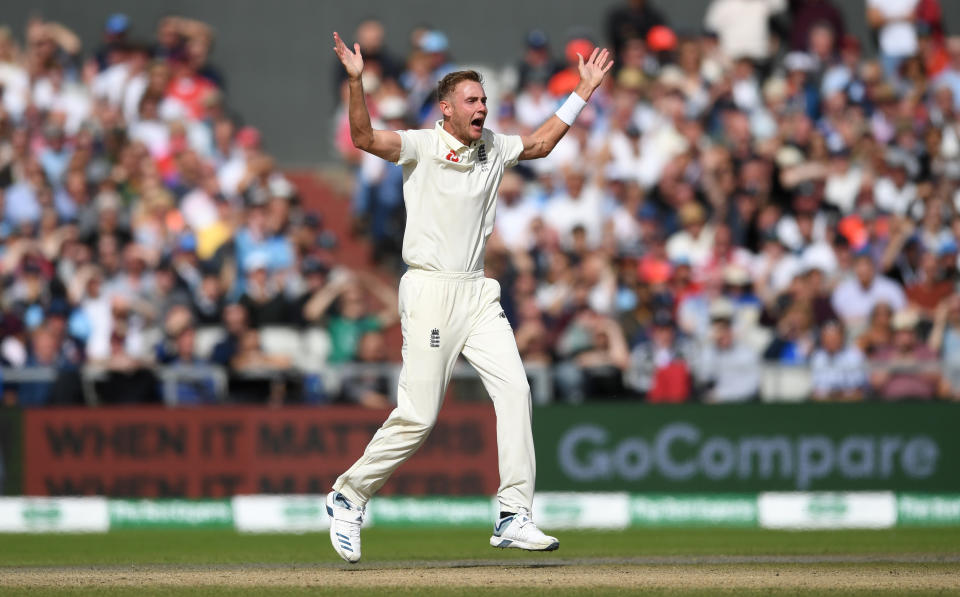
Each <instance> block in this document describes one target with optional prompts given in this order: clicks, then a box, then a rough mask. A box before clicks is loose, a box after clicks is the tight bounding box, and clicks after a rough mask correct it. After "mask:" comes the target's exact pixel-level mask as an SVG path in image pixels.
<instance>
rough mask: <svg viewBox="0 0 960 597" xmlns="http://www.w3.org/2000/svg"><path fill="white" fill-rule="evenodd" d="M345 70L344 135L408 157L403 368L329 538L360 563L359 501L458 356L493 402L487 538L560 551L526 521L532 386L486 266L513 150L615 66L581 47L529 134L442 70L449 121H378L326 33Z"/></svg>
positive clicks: (436, 398)
mask: <svg viewBox="0 0 960 597" xmlns="http://www.w3.org/2000/svg"><path fill="white" fill-rule="evenodd" d="M333 40H334V51H335V52H336V54H337V56H338V57H339V58H340V61H341V62H342V63H343V67H344V69H345V70H346V72H347V79H348V85H349V91H350V99H349V108H348V109H349V117H350V135H351V138H352V139H353V143H354V145H355V146H356V147H358V148H359V149H362V150H363V151H366V152H368V153H371V154H373V155H376V156H378V157H381V158H383V159H385V160H387V161H390V162H394V163H397V164H399V165H400V166H402V167H403V195H404V203H405V204H406V208H407V223H406V230H405V232H404V238H403V251H402V256H403V260H404V262H405V263H406V264H407V265H408V266H409V270H408V271H407V273H406V274H404V276H403V278H402V279H401V280H400V297H399V298H400V300H399V302H400V317H401V319H400V321H401V328H402V332H403V349H402V354H403V369H402V371H401V373H400V383H399V390H398V393H397V407H396V408H395V409H394V410H393V412H392V413H390V416H389V417H388V418H387V420H386V422H385V423H384V424H383V426H382V427H381V428H380V429H379V431H377V433H376V434H375V435H374V436H373V439H372V440H370V443H369V445H368V446H367V448H366V450H365V451H364V453H363V456H361V457H360V459H359V460H357V462H356V463H355V464H354V465H353V466H352V467H350V469H349V470H347V472H345V473H344V474H343V475H341V476H340V478H338V479H337V481H336V482H335V483H334V485H333V491H331V492H330V493H329V494H328V495H327V502H326V503H327V513H328V514H329V515H330V519H331V526H330V540H331V543H332V544H333V547H334V549H335V550H336V552H337V553H338V554H339V555H340V556H341V557H342V558H343V559H344V560H346V561H348V562H357V561H359V560H360V555H361V551H360V525H361V523H362V522H363V514H364V511H365V508H366V504H367V501H368V500H369V499H370V497H371V496H373V494H374V493H376V491H377V490H378V489H380V487H382V486H383V484H384V483H385V482H386V481H387V479H388V478H389V477H390V474H391V473H393V471H394V470H396V468H397V467H398V466H400V465H401V464H402V463H403V462H404V461H406V460H407V459H408V458H409V457H410V456H412V455H413V453H414V452H415V451H416V450H417V448H419V447H420V445H421V444H422V443H423V442H424V440H426V438H427V435H428V434H429V433H430V430H431V428H432V427H433V424H434V422H435V421H436V418H437V414H438V413H439V411H440V406H441V403H442V401H443V395H444V393H445V391H446V387H447V383H448V382H449V380H450V375H451V373H452V371H453V366H454V364H455V363H456V360H457V357H458V356H459V355H461V354H462V355H463V356H464V357H465V358H466V359H467V360H468V361H469V362H470V363H471V364H472V365H473V366H474V368H475V369H476V370H477V372H478V373H479V374H480V377H481V380H482V381H483V384H484V387H485V388H486V390H487V391H488V392H489V394H490V397H491V399H492V400H493V403H494V408H495V410H496V413H497V446H498V452H499V465H500V488H499V491H498V492H497V498H498V500H499V502H500V517H499V519H498V521H497V522H496V524H495V526H494V533H493V536H492V537H491V538H490V543H491V545H493V546H494V547H514V548H520V549H527V550H554V549H557V548H558V547H559V545H560V543H559V542H558V541H557V540H556V539H555V538H554V537H550V536H547V535H545V534H544V533H543V532H541V531H540V530H539V529H538V528H537V526H536V524H534V522H533V520H532V519H531V506H532V503H533V488H534V478H535V476H536V461H535V458H534V449H533V434H532V430H531V401H530V386H529V384H528V382H527V377H526V373H525V372H524V368H523V362H522V361H521V360H520V354H519V352H518V350H517V344H516V341H515V339H514V336H513V330H512V329H511V328H510V324H509V322H508V321H507V319H506V316H505V315H504V312H503V309H502V308H501V307H500V285H499V283H498V282H497V281H496V280H493V279H488V278H485V277H484V275H483V266H484V252H485V249H486V243H487V239H488V238H489V237H490V234H491V233H492V232H493V223H494V214H495V212H496V203H497V187H498V186H499V185H500V179H501V178H502V176H503V172H504V170H505V169H506V168H509V167H511V166H513V165H514V164H516V163H517V161H518V160H530V159H535V158H541V157H544V156H546V155H547V154H549V153H550V151H551V150H552V149H553V148H554V146H555V145H556V144H557V142H558V141H559V140H560V138H561V137H563V135H564V134H565V133H566V132H567V130H568V129H569V128H570V125H571V124H573V121H574V120H575V119H576V118H577V116H578V115H579V113H580V111H581V110H582V109H583V107H584V106H585V105H586V103H587V100H589V99H590V96H591V95H592V94H593V92H594V90H596V88H597V87H598V86H599V85H600V83H601V82H602V81H603V78H604V75H606V73H607V71H609V70H610V68H611V67H612V65H613V61H612V60H611V58H610V55H609V53H608V52H607V50H601V49H600V48H595V49H594V50H593V52H592V54H591V55H590V57H589V58H587V59H586V60H584V58H583V56H580V60H579V65H578V68H579V74H580V81H579V84H578V85H577V86H576V89H575V90H574V92H573V93H571V94H570V96H569V97H568V98H567V100H566V102H565V103H564V104H563V105H562V106H561V107H560V109H559V110H557V112H556V114H555V115H553V116H551V117H550V118H549V119H548V120H547V121H546V122H545V123H544V124H543V125H542V126H540V127H539V128H538V129H537V130H536V131H534V132H533V133H532V134H529V135H524V136H519V135H501V134H497V133H494V132H492V131H490V130H489V129H486V128H484V127H483V125H484V121H485V120H486V118H487V105H486V104H487V97H486V94H485V93H484V90H483V85H482V81H481V78H480V75H479V74H478V73H476V72H475V71H456V72H452V73H450V74H448V75H446V76H444V77H443V79H442V80H441V81H440V83H439V85H438V88H437V97H438V100H439V104H440V106H439V107H440V111H441V113H442V114H443V119H442V120H440V121H438V122H437V123H436V126H435V127H434V128H432V129H425V130H408V131H385V130H375V129H374V128H373V127H372V125H371V123H370V114H369V112H368V111H367V106H366V103H365V100H364V91H363V83H362V80H361V74H362V73H363V57H362V56H361V54H360V46H359V45H358V44H354V49H353V51H351V50H350V49H349V48H347V46H346V45H345V44H344V43H343V40H341V39H340V36H339V35H338V34H337V33H334V34H333Z"/></svg>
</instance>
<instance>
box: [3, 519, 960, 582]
mask: <svg viewBox="0 0 960 597" xmlns="http://www.w3.org/2000/svg"><path fill="white" fill-rule="evenodd" d="M556 534H557V536H558V537H559V538H560V540H561V548H560V551H558V552H553V553H549V554H543V553H526V552H520V551H518V550H498V549H494V548H491V547H489V545H488V544H487V540H488V538H489V530H488V529H431V528H410V529H397V528H392V529H386V528H380V529H376V528H374V529H368V530H365V531H364V535H363V553H364V558H363V563H362V566H361V567H360V568H359V569H357V568H351V567H350V566H348V565H346V564H343V563H342V562H340V560H339V558H338V557H337V556H336V555H335V554H334V553H333V550H332V549H331V547H330V545H329V541H328V537H327V535H326V534H325V533H323V534H315V533H314V534H302V535H248V534H238V533H235V532H232V531H212V530H190V531H187V530H185V531H172V530H171V531H166V530H149V531H115V532H112V533H108V534H96V535H2V536H0V595H107V596H119V595H124V596H126V595H344V596H351V597H352V596H354V595H373V594H377V595H383V594H401V595H403V594H406V595H417V596H418V597H428V596H433V595H472V594H483V595H524V596H526V595H550V596H552V597H559V596H567V595H633V594H643V595H671V596H678V595H682V596H690V595H717V594H720V595H820V594H828V595H858V596H859V595H872V594H882V595H891V594H909V595H928V594H929V595H954V594H956V595H960V529H958V528H950V529H939V528H909V529H892V530H882V531H824V532H786V531H766V530H758V529H637V530H629V531H622V532H598V531H560V532H557V533H556ZM770 556H777V557H782V558H784V560H783V561H782V562H779V563H776V564H772V563H770V562H766V561H763V559H762V558H765V557H770ZM753 557H756V558H758V561H757V563H756V564H755V565H753V566H752V569H757V568H758V567H759V569H761V570H764V569H766V568H765V567H770V566H776V567H777V569H778V570H780V569H783V570H785V571H788V570H791V569H794V570H795V569H798V568H799V569H800V570H809V574H811V575H812V577H815V576H817V575H819V574H832V573H836V571H838V570H839V571H840V572H842V571H843V570H845V569H848V568H849V567H851V566H857V567H859V568H860V569H865V570H867V571H868V572H869V571H871V570H875V571H876V574H877V575H888V574H895V573H897V571H899V570H901V569H900V568H898V567H897V565H896V561H897V559H898V558H903V559H904V561H906V562H910V566H911V574H919V575H920V578H922V577H923V575H924V574H926V573H927V572H929V574H934V575H941V578H948V577H946V576H944V575H952V576H953V577H955V578H957V579H958V581H957V585H956V587H951V586H950V582H949V580H947V581H942V580H941V582H940V584H939V585H937V589H936V590H925V589H923V587H922V586H917V587H915V589H913V590H910V589H909V586H906V587H905V588H904V590H903V591H899V590H898V591H893V592H891V591H890V590H888V589H889V587H888V588H883V587H878V588H877V589H875V590H874V589H869V588H868V589H864V588H863V587H862V586H859V587H857V586H854V587H844V586H843V585H842V584H839V585H838V586H837V587H835V588H827V589H825V588H824V587H823V584H822V583H821V584H820V585H818V586H812V587H805V586H804V585H803V583H802V582H801V583H796V582H795V583H794V584H793V585H790V586H784V587H780V588H778V587H776V586H774V587H764V588H752V587H750V586H746V585H745V586H741V587H729V586H723V585H717V586H709V585H708V586H693V587H691V586H677V587H654V588H651V590H650V591H646V590H643V591H638V590H637V588H636V587H633V588H628V587H596V588H593V589H586V588H584V587H583V586H574V587H565V586H563V584H562V582H560V581H558V584H557V585H556V586H553V587H548V588H545V587H543V586H540V585H538V586H530V587H523V588H522V590H520V589H518V588H515V587H502V586H491V587H477V586H474V585H470V586H457V585H456V584H452V585H449V586H422V585H418V584H416V582H415V579H414V584H413V585H409V586H408V585H407V584H401V585H397V586H390V587H387V588H384V587H383V586H371V587H364V586H362V583H361V586H356V585H357V583H356V582H354V581H356V580H358V579H360V578H361V576H362V575H368V576H369V577H370V578H371V579H375V578H376V575H378V574H380V573H381V572H382V571H384V570H386V571H392V572H396V571H397V570H398V569H404V568H412V569H420V568H423V569H424V570H428V571H429V570H431V569H438V568H441V569H442V568H445V567H448V568H453V569H454V570H459V569H462V570H464V571H465V573H466V571H471V570H477V569H479V570H489V571H490V573H491V574H495V575H502V574H514V575H517V576H519V577H520V578H521V580H520V581H518V582H522V575H523V574H524V571H525V570H537V569H538V568H539V569H541V572H542V568H543V567H546V566H553V567H556V570H558V571H559V570H560V569H561V568H563V567H565V566H567V565H569V566H573V567H581V568H590V569H594V570H596V569H597V568H598V567H601V568H602V567H603V566H608V565H623V566H630V567H631V568H630V570H631V571H635V573H636V574H638V575H641V576H642V575H643V574H644V572H645V570H647V568H645V566H650V569H651V570H653V569H654V568H656V569H657V570H661V569H662V568H664V566H666V567H667V570H670V568H669V566H674V567H675V568H676V570H677V571H678V574H679V573H681V572H684V571H689V570H701V569H703V568H704V567H706V568H709V567H711V566H713V567H718V566H719V567H718V568H717V569H718V570H719V569H720V567H723V566H720V564H723V561H722V559H723V558H734V559H738V560H737V561H738V562H741V563H750V562H749V560H750V558H753ZM793 557H796V561H793V560H792V559H791V558H793ZM817 557H822V558H823V560H824V561H817V562H814V563H811V562H809V561H807V562H805V561H804V558H808V559H809V558H817ZM644 558H648V559H650V560H651V561H645V560H644ZM698 558H700V559H702V560H703V562H702V563H700V562H699V560H698ZM631 559H633V560H636V561H631ZM718 559H719V561H720V564H717V562H716V561H717V560H718ZM831 559H835V561H833V560H831ZM607 560H609V561H607ZM485 562H489V563H485ZM736 563H737V562H734V563H733V565H736ZM698 566H699V568H698ZM278 567H282V568H283V569H287V568H290V569H292V570H294V571H297V570H299V571H306V572H307V573H311V574H316V575H317V579H318V580H320V581H322V580H323V578H324V575H337V574H340V575H343V574H347V573H345V572H344V571H345V570H352V572H350V573H349V574H350V575H352V576H349V575H348V576H345V577H344V578H346V579H347V581H348V583H347V585H348V586H340V587H329V586H320V585H322V583H320V585H318V586H315V587H314V586H296V585H297V584H298V583H295V582H291V583H290V585H291V586H276V585H269V584H264V585H263V586H229V583H228V586H217V585H216V583H212V584H203V585H202V586H176V585H175V584H172V583H171V584H159V585H150V584H145V585H142V586H126V583H125V582H121V583H119V584H118V585H113V584H107V585H106V586H90V585H89V584H88V585H82V586H72V585H71V584H70V583H69V582H68V583H64V584H63V585H53V586H51V585H50V584H49V583H48V584H43V583H41V584H39V585H37V586H23V585H22V584H21V585H20V586H18V585H17V583H13V582H7V581H5V580H4V577H5V576H8V575H11V574H13V573H18V574H19V573H23V572H24V571H28V572H31V573H36V574H38V575H42V574H44V572H45V571H47V570H49V571H58V572H64V571H66V572H67V573H68V574H69V573H70V572H71V571H72V570H85V571H90V570H94V571H96V570H98V569H103V570H109V571H111V572H113V573H116V572H117V571H118V569H119V570H120V572H123V573H124V574H126V571H129V573H130V574H131V575H135V574H137V573H138V572H139V571H142V570H144V569H146V570H153V571H157V570H159V571H161V572H164V571H169V572H170V573H172V574H176V573H177V572H178V571H180V570H192V571H204V570H210V571H211V573H212V574H222V575H224V577H229V576H230V575H232V574H240V573H242V572H243V571H246V570H249V569H253V570H264V571H267V572H270V571H275V570H276V569H278ZM701 571H702V570H701ZM632 573H634V572H631V574H632ZM10 578H12V576H8V581H9V579H10ZM121 578H124V577H123V575H121ZM558 578H559V577H558ZM127 580H129V579H127ZM944 583H946V584H944ZM905 584H907V585H909V583H905Z"/></svg>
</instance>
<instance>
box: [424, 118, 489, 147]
mask: <svg viewBox="0 0 960 597" xmlns="http://www.w3.org/2000/svg"><path fill="white" fill-rule="evenodd" d="M435 128H436V131H437V135H439V136H440V138H441V139H443V142H444V143H445V144H446V145H447V147H449V148H450V149H452V150H454V151H460V150H461V149H463V148H464V147H476V146H478V145H480V144H481V143H483V137H481V138H480V139H477V140H476V141H474V142H473V143H471V144H470V145H464V144H463V143H461V142H460V140H459V139H457V138H456V137H454V136H453V135H451V134H450V133H448V132H447V131H446V129H444V128H443V120H438V121H437V124H436V126H435Z"/></svg>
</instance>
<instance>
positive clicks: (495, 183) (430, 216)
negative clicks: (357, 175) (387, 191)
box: [397, 121, 523, 272]
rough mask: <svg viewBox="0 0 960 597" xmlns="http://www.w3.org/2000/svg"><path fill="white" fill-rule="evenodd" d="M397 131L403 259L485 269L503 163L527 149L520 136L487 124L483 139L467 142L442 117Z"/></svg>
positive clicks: (442, 267) (427, 266)
mask: <svg viewBox="0 0 960 597" xmlns="http://www.w3.org/2000/svg"><path fill="white" fill-rule="evenodd" d="M397 133H398V134H399V135H400V139H401V141H402V145H401V148H400V158H399V159H398V160H397V164H399V165H400V166H403V201H404V203H405V204H406V207H407V224H406V229H405V231H404V235H403V261H404V262H405V263H406V264H407V265H409V266H410V267H414V268H419V269H424V270H430V271H440V272H475V271H478V270H482V269H483V256H484V252H485V250H486V246H487V239H488V238H490V234H491V233H492V232H493V220H494V217H495V215H496V209H497V187H499V186H500V179H501V178H502V177H503V170H504V168H509V167H510V166H513V165H514V164H516V163H517V159H518V158H519V157H520V153H521V152H523V141H521V139H520V136H519V135H500V134H497V133H494V132H493V131H490V130H488V129H483V134H482V135H481V137H480V139H478V140H476V141H474V142H473V143H471V144H470V145H464V144H463V143H461V142H460V141H458V140H457V139H456V138H455V137H454V136H453V135H451V134H450V133H448V132H447V131H445V130H443V121H437V124H436V126H435V127H434V128H433V129H423V130H412V131H397Z"/></svg>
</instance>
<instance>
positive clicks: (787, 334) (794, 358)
mask: <svg viewBox="0 0 960 597" xmlns="http://www.w3.org/2000/svg"><path fill="white" fill-rule="evenodd" d="M815 344H816V334H815V330H814V327H813V312H812V310H811V308H810V305H809V304H808V303H805V302H796V303H794V304H792V305H790V307H788V308H787V310H786V312H785V313H784V314H783V315H782V316H781V317H780V319H779V321H778V323H777V330H776V332H775V335H774V338H773V340H772V341H771V342H770V344H769V345H768V346H767V350H766V351H765V352H764V355H763V357H764V359H766V360H768V361H775V362H778V363H781V364H784V365H806V364H807V363H808V362H809V359H810V355H811V353H812V352H813V349H814V346H815Z"/></svg>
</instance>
